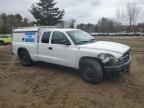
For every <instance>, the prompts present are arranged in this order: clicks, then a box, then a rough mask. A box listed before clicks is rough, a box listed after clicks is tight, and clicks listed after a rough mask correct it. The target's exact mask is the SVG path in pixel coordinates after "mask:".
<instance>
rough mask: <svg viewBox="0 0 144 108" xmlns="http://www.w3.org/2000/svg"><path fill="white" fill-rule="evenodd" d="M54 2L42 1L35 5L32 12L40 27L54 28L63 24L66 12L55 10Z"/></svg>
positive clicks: (52, 0) (51, 0) (49, 0)
mask: <svg viewBox="0 0 144 108" xmlns="http://www.w3.org/2000/svg"><path fill="white" fill-rule="evenodd" d="M55 5H56V2H54V0H40V2H38V3H36V4H33V5H32V7H31V8H32V9H31V10H30V12H31V14H32V15H33V16H34V18H35V19H36V20H37V23H38V24H40V25H48V26H53V25H56V24H58V23H61V22H62V19H63V16H64V10H60V9H59V8H55Z"/></svg>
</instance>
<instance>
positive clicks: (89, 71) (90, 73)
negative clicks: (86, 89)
mask: <svg viewBox="0 0 144 108" xmlns="http://www.w3.org/2000/svg"><path fill="white" fill-rule="evenodd" d="M83 74H84V77H85V78H86V79H93V76H94V71H93V69H92V67H91V66H90V65H88V64H86V65H85V66H84V72H83Z"/></svg>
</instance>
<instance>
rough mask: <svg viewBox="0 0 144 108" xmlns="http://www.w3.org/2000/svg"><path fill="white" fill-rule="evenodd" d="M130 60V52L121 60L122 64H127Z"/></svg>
mask: <svg viewBox="0 0 144 108" xmlns="http://www.w3.org/2000/svg"><path fill="white" fill-rule="evenodd" d="M129 59H130V50H129V51H127V52H126V53H124V55H123V56H122V57H121V58H120V63H126V62H128V61H129Z"/></svg>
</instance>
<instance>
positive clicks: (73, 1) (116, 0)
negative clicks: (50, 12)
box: [0, 0, 144, 23]
mask: <svg viewBox="0 0 144 108" xmlns="http://www.w3.org/2000/svg"><path fill="white" fill-rule="evenodd" d="M37 1H38V0H0V13H12V14H15V13H20V14H21V15H22V16H24V17H28V18H30V19H32V15H31V14H30V13H29V11H28V9H30V7H31V5H32V4H33V3H35V2H37ZM56 1H57V7H59V8H62V9H64V10H65V13H66V14H65V16H64V19H65V20H68V19H71V18H74V19H76V20H77V22H79V23H88V22H90V23H96V22H97V20H98V19H99V18H101V17H108V18H115V16H116V10H117V9H118V8H124V7H125V6H126V4H127V3H128V2H136V3H137V4H138V7H139V8H140V11H141V13H140V15H139V19H138V20H139V21H143V22H144V0H133V1H132V0H56Z"/></svg>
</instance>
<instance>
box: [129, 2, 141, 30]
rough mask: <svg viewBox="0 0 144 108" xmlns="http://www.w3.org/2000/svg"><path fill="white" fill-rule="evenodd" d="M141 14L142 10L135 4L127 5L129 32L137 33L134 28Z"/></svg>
mask: <svg viewBox="0 0 144 108" xmlns="http://www.w3.org/2000/svg"><path fill="white" fill-rule="evenodd" d="M139 12H140V10H139V8H138V6H137V4H136V3H135V2H132V3H128V4H127V17H128V21H129V31H135V29H134V27H135V25H136V22H137V19H138V14H139Z"/></svg>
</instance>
